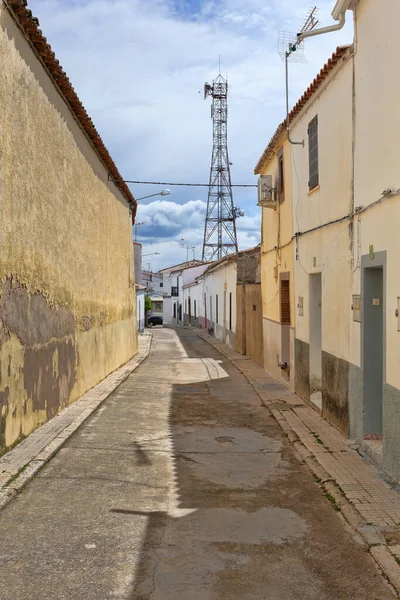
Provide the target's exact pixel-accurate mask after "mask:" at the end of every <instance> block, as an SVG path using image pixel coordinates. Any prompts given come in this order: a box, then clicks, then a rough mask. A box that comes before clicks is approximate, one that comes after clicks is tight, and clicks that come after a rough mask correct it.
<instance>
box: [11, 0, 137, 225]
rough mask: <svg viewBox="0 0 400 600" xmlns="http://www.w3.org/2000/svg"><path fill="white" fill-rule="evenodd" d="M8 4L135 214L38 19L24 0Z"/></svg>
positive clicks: (133, 202) (129, 192) (126, 192)
mask: <svg viewBox="0 0 400 600" xmlns="http://www.w3.org/2000/svg"><path fill="white" fill-rule="evenodd" d="M7 4H8V7H9V9H10V10H11V12H12V13H13V15H14V17H15V18H16V20H17V21H18V23H19V24H20V26H21V28H22V29H23V30H24V32H25V34H26V36H27V38H28V39H29V40H30V42H31V43H32V46H33V47H34V48H35V50H36V52H37V53H38V54H39V56H40V58H41V59H42V61H43V63H44V66H45V68H46V69H47V71H48V73H49V75H50V77H51V79H52V80H53V81H54V83H55V84H56V85H57V86H58V87H59V88H60V89H61V90H62V93H63V95H64V98H65V100H66V102H67V104H68V105H69V106H70V109H71V111H72V113H73V114H74V115H75V117H76V118H77V120H78V121H79V123H80V124H81V126H82V129H83V130H84V132H85V133H86V135H87V137H88V138H89V140H90V141H91V143H92V145H93V146H94V148H95V150H96V152H97V154H98V155H99V157H100V159H101V160H102V162H103V163H104V165H105V167H106V168H107V170H108V172H109V173H110V175H111V176H112V178H113V179H114V180H116V185H117V186H118V187H119V189H120V191H121V192H122V194H123V195H124V196H125V198H126V199H127V200H128V202H129V203H132V204H133V216H135V214H136V208H137V203H136V200H135V199H134V197H133V194H132V192H131V191H130V189H129V187H128V186H127V185H126V183H124V182H123V181H120V180H122V177H121V175H120V173H119V171H118V169H117V167H116V165H115V163H114V161H113V160H112V158H111V156H110V154H109V152H108V150H107V148H106V147H105V145H104V142H103V140H102V139H101V137H100V135H99V134H98V132H97V130H96V128H95V127H94V125H93V122H92V120H91V119H90V117H89V115H88V114H87V112H86V110H85V108H84V106H83V104H82V102H81V101H80V100H79V98H78V95H77V93H76V92H75V90H74V88H73V87H72V85H71V82H70V80H69V78H68V76H67V74H66V73H65V72H64V70H63V68H62V67H61V65H60V63H59V61H58V60H57V59H56V55H55V53H54V52H53V51H52V49H51V46H50V44H48V43H47V39H46V38H45V37H44V35H43V33H42V31H41V30H40V29H39V19H38V18H36V17H34V16H33V15H32V11H31V10H30V9H29V8H27V0H8V3H7Z"/></svg>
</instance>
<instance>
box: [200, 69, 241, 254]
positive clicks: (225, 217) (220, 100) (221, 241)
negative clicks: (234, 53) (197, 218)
mask: <svg viewBox="0 0 400 600" xmlns="http://www.w3.org/2000/svg"><path fill="white" fill-rule="evenodd" d="M219 61H220V59H219ZM208 96H211V98H212V106H211V118H212V120H213V150H212V157H211V167H210V180H209V185H208V200H207V211H206V220H205V225H204V241H203V255H202V258H203V260H205V261H212V260H216V259H220V258H222V257H223V256H225V255H226V254H232V253H234V252H237V251H238V244H237V236H236V219H237V218H238V217H240V216H242V213H243V211H240V209H237V208H235V207H234V206H233V196H232V183H231V173H230V164H231V163H230V162H229V155H228V142H227V121H228V81H227V79H224V77H222V75H221V73H219V74H218V77H217V78H216V79H214V80H213V82H212V84H211V85H210V84H209V83H206V84H205V85H204V99H206V98H207V97H208Z"/></svg>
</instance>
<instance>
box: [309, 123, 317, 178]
mask: <svg viewBox="0 0 400 600" xmlns="http://www.w3.org/2000/svg"><path fill="white" fill-rule="evenodd" d="M308 162H309V182H308V187H309V189H310V190H312V189H313V188H315V187H316V186H317V185H318V183H319V170H318V116H316V117H314V119H313V120H312V121H311V123H310V124H309V126H308Z"/></svg>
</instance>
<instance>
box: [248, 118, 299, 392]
mask: <svg viewBox="0 0 400 600" xmlns="http://www.w3.org/2000/svg"><path fill="white" fill-rule="evenodd" d="M291 162H292V158H291V146H290V144H289V142H288V140H287V134H286V128H285V126H284V124H281V125H280V126H279V127H278V129H277V131H276V132H275V134H274V136H273V138H272V140H271V142H270V143H269V145H268V146H267V148H266V150H265V152H264V153H263V155H262V156H261V158H260V160H259V162H258V164H257V166H256V168H255V171H254V172H255V174H256V175H257V174H258V175H261V176H265V175H270V176H271V182H272V186H273V188H274V189H273V196H274V197H275V200H276V203H275V206H271V207H264V206H261V211H262V221H261V288H262V324H263V347H264V367H265V369H266V370H267V371H268V372H270V373H271V374H272V375H274V376H275V377H277V378H278V379H281V380H283V381H284V382H285V383H287V384H289V385H290V387H291V389H294V331H295V330H294V271H293V254H294V243H293V218H292V185H291V179H292V175H291V174H292V168H291V166H292V165H291Z"/></svg>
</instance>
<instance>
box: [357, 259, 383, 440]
mask: <svg viewBox="0 0 400 600" xmlns="http://www.w3.org/2000/svg"><path fill="white" fill-rule="evenodd" d="M363 276H364V277H363V280H364V289H363V305H362V333H363V336H362V356H363V432H364V439H372V440H374V439H375V440H378V441H379V440H381V439H382V388H383V364H384V317H385V314H384V272H383V266H376V267H367V268H364V270H363Z"/></svg>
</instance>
